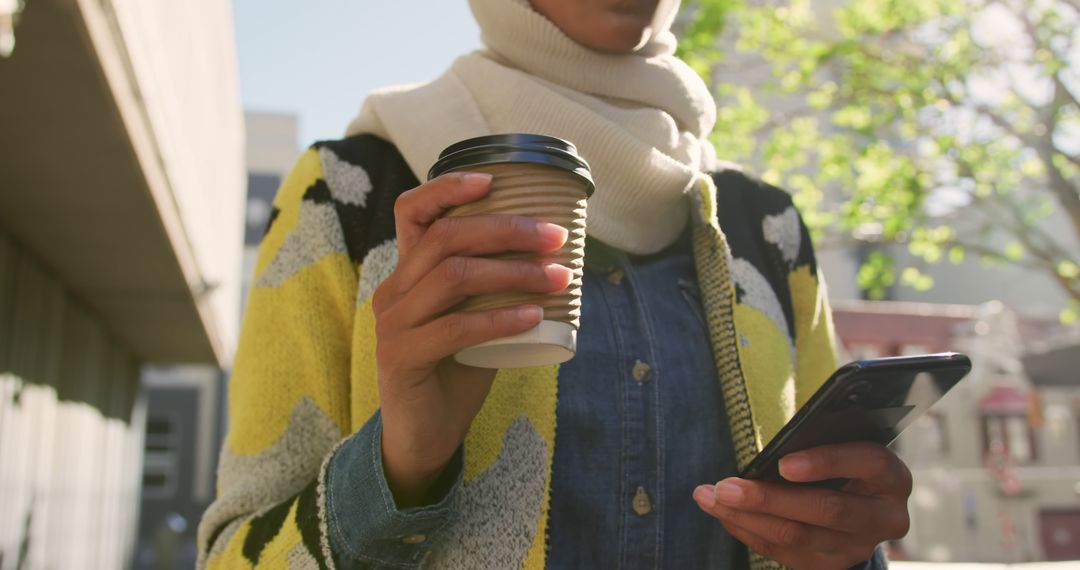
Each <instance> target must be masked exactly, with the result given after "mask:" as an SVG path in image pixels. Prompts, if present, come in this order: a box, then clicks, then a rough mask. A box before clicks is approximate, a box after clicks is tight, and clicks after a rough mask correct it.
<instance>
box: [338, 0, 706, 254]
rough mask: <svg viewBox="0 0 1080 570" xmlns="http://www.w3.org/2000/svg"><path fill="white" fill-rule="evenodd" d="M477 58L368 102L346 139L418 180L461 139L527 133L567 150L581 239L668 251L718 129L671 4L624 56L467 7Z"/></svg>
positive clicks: (544, 25)
mask: <svg viewBox="0 0 1080 570" xmlns="http://www.w3.org/2000/svg"><path fill="white" fill-rule="evenodd" d="M469 4H470V6H471V8H472V11H473V14H474V16H475V17H476V20H477V22H478V23H479V24H480V30H481V39H482V41H483V44H484V46H485V47H484V49H481V50H478V51H476V52H473V53H470V54H468V55H465V56H462V57H460V58H458V59H457V60H456V61H455V62H454V63H453V65H452V66H451V68H450V69H449V70H447V71H446V73H444V74H443V75H442V76H441V77H439V78H438V79H436V80H435V81H432V82H430V83H426V84H421V85H414V86H404V87H391V88H387V89H382V90H379V91H377V92H375V93H373V94H372V95H371V96H369V97H368V98H367V99H366V100H365V101H364V104H363V107H362V109H361V112H360V115H359V116H358V117H357V118H356V119H354V120H353V121H352V123H351V124H350V125H349V127H348V130H347V134H349V135H352V134H359V133H371V134H374V135H377V136H380V137H382V138H384V139H387V140H389V141H390V142H392V143H394V144H395V145H396V146H397V148H398V150H399V151H400V152H401V153H402V155H403V156H404V157H405V159H406V161H407V162H408V164H409V167H410V168H411V169H412V171H413V173H414V174H416V176H417V178H419V179H420V180H424V179H425V178H426V175H427V170H428V168H430V167H431V165H432V164H433V163H434V162H435V159H436V158H437V156H438V154H439V152H440V151H441V150H442V149H443V148H445V147H446V146H449V145H450V144H452V143H454V142H457V141H459V140H462V139H465V138H469V137H473V136H481V135H486V134H493V133H508V132H527V133H537V134H544V135H551V136H556V137H559V138H563V139H566V140H569V141H571V142H573V143H574V144H575V145H576V146H577V147H578V150H579V152H580V153H581V154H582V156H583V157H584V158H585V159H586V160H587V161H588V162H589V164H590V166H591V168H592V173H593V178H594V179H595V181H596V193H595V194H594V195H593V197H592V198H591V199H590V200H589V206H588V216H589V217H588V233H589V235H591V236H593V237H594V238H596V239H599V240H601V241H603V242H606V243H608V244H610V245H612V246H614V247H617V248H619V249H622V250H624V251H628V252H630V253H635V254H649V253H655V252H657V251H660V250H661V249H663V248H664V247H666V246H667V245H670V244H671V243H673V242H674V241H675V239H676V238H677V237H678V235H679V233H680V232H681V231H682V228H683V227H684V225H685V223H686V220H687V212H688V203H687V198H686V193H687V192H688V191H689V190H690V189H691V187H692V184H693V182H694V180H695V179H696V178H697V177H698V176H699V173H700V172H701V171H703V170H708V169H710V168H711V167H712V166H713V161H714V156H713V150H712V146H711V145H710V144H709V142H708V140H707V136H708V134H709V133H710V132H711V131H712V128H713V125H714V123H715V120H716V105H715V103H714V101H713V99H712V96H711V95H710V93H709V89H708V88H707V87H706V85H705V83H704V82H703V81H702V80H701V78H700V77H698V75H697V74H696V73H695V72H694V71H693V70H692V69H690V67H689V66H687V65H686V64H685V63H683V62H682V61H681V60H679V59H678V58H676V57H675V56H674V51H675V37H674V36H673V34H672V33H671V32H670V26H671V23H672V21H673V20H674V16H675V13H676V11H677V9H678V2H677V1H672V0H664V1H662V2H661V6H660V8H658V13H657V17H656V19H655V24H656V25H654V27H653V31H652V32H651V33H650V34H649V37H648V39H647V41H645V42H644V43H643V45H642V46H640V47H639V48H637V49H636V50H635V51H633V52H632V53H628V54H608V53H601V52H597V51H593V50H590V49H588V48H585V47H584V46H581V45H580V44H578V43H576V42H574V41H573V40H571V39H570V38H569V37H567V36H566V35H565V34H564V33H563V32H562V31H560V30H559V29H558V28H557V27H556V26H555V25H554V24H552V23H551V22H550V21H549V20H547V19H546V18H544V17H543V16H542V15H540V14H539V13H537V12H536V11H534V10H533V9H532V7H531V6H530V4H529V2H528V0H470V2H469Z"/></svg>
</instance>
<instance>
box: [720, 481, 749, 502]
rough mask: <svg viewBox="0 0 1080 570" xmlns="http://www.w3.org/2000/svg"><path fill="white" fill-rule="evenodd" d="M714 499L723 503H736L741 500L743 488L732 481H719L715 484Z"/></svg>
mask: <svg viewBox="0 0 1080 570" xmlns="http://www.w3.org/2000/svg"><path fill="white" fill-rule="evenodd" d="M716 500H717V501H720V502H721V503H724V504H725V505H738V504H739V503H741V502H742V500H743V490H742V487H740V486H739V484H738V483H736V482H734V481H730V480H729V481H721V482H719V483H717V484H716Z"/></svg>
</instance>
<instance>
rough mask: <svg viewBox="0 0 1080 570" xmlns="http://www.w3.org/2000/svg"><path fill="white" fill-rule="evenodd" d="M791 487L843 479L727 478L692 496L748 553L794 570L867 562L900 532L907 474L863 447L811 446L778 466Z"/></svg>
mask: <svg viewBox="0 0 1080 570" xmlns="http://www.w3.org/2000/svg"><path fill="white" fill-rule="evenodd" d="M780 474H781V475H782V476H783V477H784V478H785V479H787V480H788V481H792V482H811V481H823V480H826V479H835V478H844V479H850V481H849V482H848V483H847V485H846V486H845V488H844V490H843V491H832V490H829V489H822V488H818V487H808V486H795V485H787V484H784V483H764V482H761V481H749V480H745V479H739V478H737V477H731V478H729V479H724V480H723V481H721V482H719V483H717V484H716V485H715V486H713V485H702V486H700V487H698V488H697V489H695V490H694V499H695V500H696V501H697V502H698V506H700V507H701V509H702V510H704V511H705V512H707V513H709V514H711V515H712V516H714V517H716V518H717V519H719V520H720V522H721V523H723V525H724V528H726V529H727V530H728V532H729V533H731V535H732V536H734V537H735V538H736V539H737V540H739V541H740V542H742V543H743V544H745V545H746V546H747V547H749V548H750V549H751V550H753V551H754V552H757V553H758V554H761V555H762V556H765V557H766V558H770V559H772V560H775V561H777V562H780V563H783V564H785V565H787V566H791V567H793V568H796V569H799V570H801V569H804V568H806V569H814V570H817V569H844V568H850V567H851V566H852V565H854V564H857V563H859V562H862V561H865V560H869V559H870V558H871V556H872V555H873V552H874V548H876V547H877V545H878V544H880V543H882V542H884V541H886V540H892V539H898V538H901V537H903V536H904V535H906V534H907V531H908V525H909V518H908V512H907V498H908V496H909V495H910V494H911V472H910V471H909V470H908V468H907V466H905V465H904V463H903V462H902V461H900V459H899V458H898V457H896V455H894V454H893V453H892V452H891V451H889V449H888V448H886V447H884V446H882V445H878V444H876V443H870V442H855V443H845V444H839V445H827V446H822V447H816V448H813V449H808V450H805V451H800V452H797V453H792V454H790V455H788V456H786V457H784V458H783V459H781V460H780Z"/></svg>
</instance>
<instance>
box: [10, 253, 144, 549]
mask: <svg viewBox="0 0 1080 570" xmlns="http://www.w3.org/2000/svg"><path fill="white" fill-rule="evenodd" d="M138 372H139V367H138V362H137V361H136V359H135V358H134V357H133V356H132V354H131V353H130V352H128V351H127V350H126V349H125V348H124V347H123V346H122V345H121V344H119V343H118V342H117V341H116V339H115V338H114V337H112V336H111V335H110V333H109V331H108V330H107V328H106V327H105V326H104V325H103V323H102V322H101V321H100V319H99V318H97V317H96V316H95V315H94V314H93V313H91V312H89V311H88V310H86V309H85V308H84V307H83V306H82V305H81V304H80V302H79V301H78V300H77V299H75V298H74V297H73V296H72V295H71V294H70V293H69V292H68V290H67V289H66V288H65V287H64V285H63V284H62V283H61V282H60V281H58V280H57V279H56V278H55V277H54V276H53V275H52V274H51V273H50V272H49V271H48V270H46V269H45V268H43V267H42V266H41V265H40V263H38V262H37V261H36V260H35V259H34V258H33V257H32V256H30V255H28V254H27V252H25V251H23V250H22V249H21V248H20V247H19V245H18V244H16V243H14V242H13V241H12V240H11V239H10V238H8V237H7V236H6V235H4V234H2V233H0V505H2V506H0V568H2V569H3V570H9V569H15V568H124V567H126V566H127V565H128V563H129V561H130V553H131V548H132V546H133V544H134V539H135V524H136V520H135V519H136V509H134V508H132V505H135V504H137V501H138V496H139V484H140V480H139V472H140V468H141V463H142V461H141V457H142V425H143V415H144V410H145V406H144V400H143V397H142V395H141V393H140V392H139V391H138V389H137V387H138Z"/></svg>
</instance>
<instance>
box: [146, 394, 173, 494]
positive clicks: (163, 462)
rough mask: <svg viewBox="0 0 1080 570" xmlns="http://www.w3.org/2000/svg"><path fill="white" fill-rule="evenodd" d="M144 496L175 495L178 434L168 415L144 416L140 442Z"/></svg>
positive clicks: (171, 417) (170, 416)
mask: <svg viewBox="0 0 1080 570" xmlns="http://www.w3.org/2000/svg"><path fill="white" fill-rule="evenodd" d="M143 452H144V453H143V496H145V497H149V498H154V499H167V498H170V497H172V496H173V495H175V494H176V485H177V473H178V469H179V465H178V463H179V459H180V458H179V454H180V433H179V426H178V425H177V421H176V418H175V417H174V416H172V415H171V414H169V415H166V414H160V415H151V416H150V417H148V418H147V419H146V440H145V442H144V443H143Z"/></svg>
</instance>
